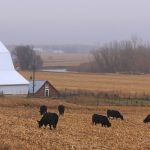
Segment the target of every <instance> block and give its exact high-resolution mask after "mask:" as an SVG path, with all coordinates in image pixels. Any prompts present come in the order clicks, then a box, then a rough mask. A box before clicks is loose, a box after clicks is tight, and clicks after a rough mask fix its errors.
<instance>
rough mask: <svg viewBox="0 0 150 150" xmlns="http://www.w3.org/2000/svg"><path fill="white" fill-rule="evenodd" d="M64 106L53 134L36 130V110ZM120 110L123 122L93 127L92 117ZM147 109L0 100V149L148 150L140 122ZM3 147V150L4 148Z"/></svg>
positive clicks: (149, 127) (149, 134) (145, 131)
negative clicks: (63, 112)
mask: <svg viewBox="0 0 150 150" xmlns="http://www.w3.org/2000/svg"><path fill="white" fill-rule="evenodd" d="M61 103H63V104H64V105H65V106H66V112H65V115H64V116H63V117H62V116H61V117H60V118H59V122H58V126H57V129H56V130H49V128H48V127H47V128H46V129H43V128H38V126H37V122H36V120H38V119H40V117H41V116H40V115H39V112H38V111H39V110H38V109H39V106H40V105H41V104H45V105H47V106H48V110H49V111H51V112H57V106H58V104H61ZM108 108H110V109H117V110H120V111H121V112H122V113H123V115H124V118H125V120H124V121H121V120H111V123H112V127H111V128H104V127H101V125H97V126H93V125H92V123H91V116H92V114H93V113H99V114H104V115H105V114H106V110H107V109H108ZM149 113H150V107H133V106H132V107H131V106H130V107H126V106H100V107H98V108H97V107H83V106H80V105H74V104H69V103H66V102H64V101H60V100H48V99H44V100H40V99H33V98H32V99H29V98H22V97H20V98H15V97H13V98H11V97H5V98H4V97H1V98H0V139H1V140H0V149H5V150H6V149H13V150H27V149H28V150H32V149H33V150H38V149H39V150H42V149H43V150H45V149H47V150H62V149H65V150H83V149H84V150H92V149H95V150H149V149H150V142H149V139H150V132H149V131H150V124H148V125H146V124H144V123H143V122H142V121H143V119H144V118H145V116H146V115H147V114H149ZM4 147H5V148H4Z"/></svg>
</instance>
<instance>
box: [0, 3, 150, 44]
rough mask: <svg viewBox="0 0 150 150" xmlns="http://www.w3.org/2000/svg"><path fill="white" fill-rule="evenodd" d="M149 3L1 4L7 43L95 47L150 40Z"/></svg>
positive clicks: (0, 36)
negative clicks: (109, 43)
mask: <svg viewBox="0 0 150 150" xmlns="http://www.w3.org/2000/svg"><path fill="white" fill-rule="evenodd" d="M149 6H150V1H148V0H139V1H137V0H130V1H129V0H126V1H120V0H113V1H109V0H105V1H104V0H94V1H91V0H82V1H80V0H76V1H73V0H72V1H71V0H63V1H60V0H55V1H52V0H44V1H38V2H37V1H36V0H30V1H24V0H23V1H19V0H13V2H12V1H8V0H5V1H1V5H0V23H1V25H0V41H2V42H3V43H4V44H7V45H11V44H34V45H57V44H58V45H65V44H87V45H96V44H103V43H106V42H111V41H114V40H117V41H120V40H127V39H130V38H131V36H133V35H136V36H137V37H139V38H141V39H142V40H143V41H149V39H150V33H149V26H150V20H149V19H148V18H149V14H150V9H149Z"/></svg>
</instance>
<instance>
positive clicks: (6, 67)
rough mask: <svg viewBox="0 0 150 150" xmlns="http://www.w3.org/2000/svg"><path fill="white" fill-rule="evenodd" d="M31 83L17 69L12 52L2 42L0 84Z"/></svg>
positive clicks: (0, 49)
mask: <svg viewBox="0 0 150 150" xmlns="http://www.w3.org/2000/svg"><path fill="white" fill-rule="evenodd" d="M17 84H22V85H24V84H29V82H28V81H27V80H26V79H25V78H24V77H23V76H22V75H20V74H19V73H18V72H17V71H16V70H15V69H14V65H13V62H12V58H11V55H10V52H9V51H8V50H7V48H6V47H5V46H4V45H3V44H2V42H0V85H17Z"/></svg>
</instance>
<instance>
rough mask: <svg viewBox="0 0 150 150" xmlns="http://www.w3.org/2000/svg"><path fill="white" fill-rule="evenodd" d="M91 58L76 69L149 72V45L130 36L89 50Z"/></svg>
mask: <svg viewBox="0 0 150 150" xmlns="http://www.w3.org/2000/svg"><path fill="white" fill-rule="evenodd" d="M91 54H92V59H91V60H90V61H89V62H88V63H84V64H81V65H80V66H78V67H77V68H76V70H77V71H84V72H100V73H117V72H119V73H150V45H149V44H148V43H147V44H145V43H144V44H143V42H142V40H139V39H138V38H135V37H134V38H132V39H131V40H126V41H121V42H118V41H114V42H111V43H108V44H105V45H103V46H102V47H100V48H99V49H97V50H93V51H92V52H91Z"/></svg>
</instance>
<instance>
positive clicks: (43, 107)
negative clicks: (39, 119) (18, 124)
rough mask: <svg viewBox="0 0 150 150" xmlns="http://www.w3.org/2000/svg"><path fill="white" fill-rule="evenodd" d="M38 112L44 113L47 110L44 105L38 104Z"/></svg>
mask: <svg viewBox="0 0 150 150" xmlns="http://www.w3.org/2000/svg"><path fill="white" fill-rule="evenodd" d="M39 112H40V114H41V115H44V114H45V113H46V112H47V107H46V106H45V105H42V106H40V111H39Z"/></svg>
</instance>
